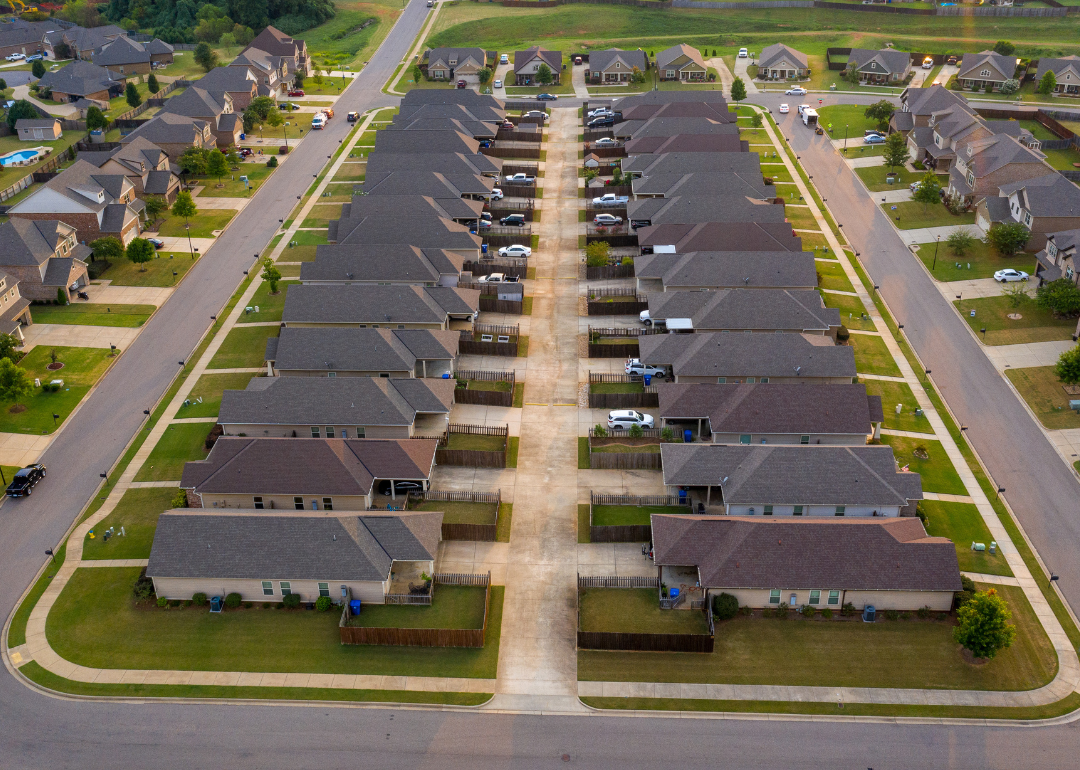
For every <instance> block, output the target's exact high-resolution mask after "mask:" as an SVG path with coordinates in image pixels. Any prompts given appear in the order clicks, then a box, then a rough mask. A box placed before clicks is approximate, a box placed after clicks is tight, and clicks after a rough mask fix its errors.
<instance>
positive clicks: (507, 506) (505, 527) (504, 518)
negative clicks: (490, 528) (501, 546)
mask: <svg viewBox="0 0 1080 770" xmlns="http://www.w3.org/2000/svg"><path fill="white" fill-rule="evenodd" d="M513 520H514V504H513V503H499V518H498V521H496V522H495V542H496V543H509V542H510V527H511V524H512V522H513Z"/></svg>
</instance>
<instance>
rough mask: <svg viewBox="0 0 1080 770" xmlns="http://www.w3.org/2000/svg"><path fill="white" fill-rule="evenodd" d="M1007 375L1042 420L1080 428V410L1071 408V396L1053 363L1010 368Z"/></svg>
mask: <svg viewBox="0 0 1080 770" xmlns="http://www.w3.org/2000/svg"><path fill="white" fill-rule="evenodd" d="M1005 376H1006V377H1008V378H1009V382H1011V383H1012V384H1013V386H1014V387H1015V388H1016V389H1017V390H1018V391H1020V395H1021V396H1023V397H1024V401H1025V402H1027V405H1028V407H1030V408H1031V411H1033V412H1034V413H1035V416H1036V417H1038V418H1039V422H1041V423H1042V424H1043V426H1044V427H1046V428H1049V429H1050V430H1059V429H1061V428H1080V414H1078V413H1077V412H1074V411H1073V410H1072V409H1070V408H1069V401H1070V400H1072V399H1075V398H1076V396H1070V395H1069V394H1068V393H1066V392H1065V390H1064V389H1063V388H1062V386H1061V382H1060V381H1059V380H1058V378H1057V375H1055V374H1054V367H1052V366H1032V367H1026V368H1023V369H1012V368H1009V369H1006V370H1005Z"/></svg>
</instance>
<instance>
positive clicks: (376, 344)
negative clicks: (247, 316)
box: [267, 328, 460, 373]
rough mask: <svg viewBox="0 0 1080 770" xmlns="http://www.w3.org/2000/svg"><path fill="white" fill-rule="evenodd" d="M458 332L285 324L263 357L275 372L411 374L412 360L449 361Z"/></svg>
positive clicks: (453, 354)
mask: <svg viewBox="0 0 1080 770" xmlns="http://www.w3.org/2000/svg"><path fill="white" fill-rule="evenodd" d="M459 339H460V335H459V334H458V332H456V331H445V330H438V329H381V328H380V329H342V328H285V329H282V330H281V336H280V337H275V338H271V339H270V340H269V342H272V343H274V345H273V349H272V350H271V349H270V347H271V346H270V345H269V344H268V345H267V348H268V350H267V360H270V361H274V365H275V367H276V368H277V369H278V370H280V371H312V372H324V373H325V372H328V371H336V372H413V371H415V369H416V365H417V361H420V360H425V361H452V360H453V359H454V357H455V356H456V355H457V348H458V340H459Z"/></svg>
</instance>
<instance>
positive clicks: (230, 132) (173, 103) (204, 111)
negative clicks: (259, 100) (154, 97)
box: [159, 85, 244, 148]
mask: <svg viewBox="0 0 1080 770" xmlns="http://www.w3.org/2000/svg"><path fill="white" fill-rule="evenodd" d="M162 113H168V114H171V115H180V116H182V117H185V118H193V119H195V120H202V121H205V122H206V123H208V124H209V126H210V133H212V134H213V135H214V142H215V143H216V144H217V146H218V147H219V148H225V147H229V146H231V145H238V144H239V143H240V134H241V133H243V131H244V120H243V117H242V116H241V115H239V114H237V113H236V111H235V110H234V109H233V103H232V96H231V95H230V94H229V92H228V91H217V92H215V93H211V92H210V91H207V90H206V89H205V88H201V87H199V86H197V85H195V86H191V87H190V88H187V89H186V90H185V91H184V93H182V94H180V95H179V96H174V97H172V98H171V99H166V100H165V105H164V106H163V107H162V108H161V110H160V112H159V114H162Z"/></svg>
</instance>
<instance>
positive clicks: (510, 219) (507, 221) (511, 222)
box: [499, 214, 525, 227]
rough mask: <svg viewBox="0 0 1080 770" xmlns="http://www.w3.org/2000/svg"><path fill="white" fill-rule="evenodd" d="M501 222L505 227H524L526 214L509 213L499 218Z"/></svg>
mask: <svg viewBox="0 0 1080 770" xmlns="http://www.w3.org/2000/svg"><path fill="white" fill-rule="evenodd" d="M499 224H500V225H502V226H503V227H524V226H525V215H524V214H507V215H506V216H505V217H503V218H502V219H500V220H499Z"/></svg>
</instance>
